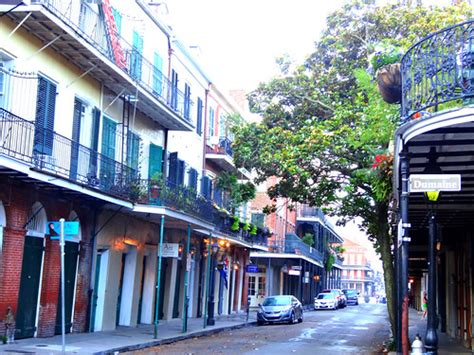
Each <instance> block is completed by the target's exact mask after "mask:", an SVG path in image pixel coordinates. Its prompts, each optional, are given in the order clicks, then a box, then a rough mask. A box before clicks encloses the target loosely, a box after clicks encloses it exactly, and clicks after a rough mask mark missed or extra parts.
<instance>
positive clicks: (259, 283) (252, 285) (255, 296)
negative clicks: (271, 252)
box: [248, 273, 266, 307]
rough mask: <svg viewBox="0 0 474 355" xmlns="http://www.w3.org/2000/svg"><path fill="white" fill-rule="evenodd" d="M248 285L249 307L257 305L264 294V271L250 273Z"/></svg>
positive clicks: (261, 300)
mask: <svg viewBox="0 0 474 355" xmlns="http://www.w3.org/2000/svg"><path fill="white" fill-rule="evenodd" d="M248 286H249V288H248V290H249V291H248V296H249V298H250V307H258V305H259V304H260V303H262V302H263V299H264V298H265V296H266V275H265V274H264V273H258V274H250V276H249V285H248Z"/></svg>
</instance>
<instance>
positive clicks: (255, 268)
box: [245, 264, 258, 272]
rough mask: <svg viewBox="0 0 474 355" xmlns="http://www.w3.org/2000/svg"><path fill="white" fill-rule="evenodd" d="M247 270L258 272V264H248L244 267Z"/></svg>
mask: <svg viewBox="0 0 474 355" xmlns="http://www.w3.org/2000/svg"><path fill="white" fill-rule="evenodd" d="M245 270H246V271H247V272H258V265H254V264H249V265H247V267H246V269H245Z"/></svg>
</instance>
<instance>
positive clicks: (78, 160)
mask: <svg viewBox="0 0 474 355" xmlns="http://www.w3.org/2000/svg"><path fill="white" fill-rule="evenodd" d="M0 155H4V156H7V157H9V158H11V159H14V160H17V161H21V162H24V163H27V164H28V165H30V166H31V168H32V169H35V170H38V171H41V172H43V173H46V174H50V175H54V176H57V177H61V178H63V179H65V180H69V181H71V182H73V183H76V184H79V185H81V186H86V187H88V188H91V189H94V190H98V191H100V192H103V193H106V194H109V195H112V196H115V197H118V198H122V199H126V200H128V199H129V196H130V188H131V186H132V182H133V181H134V179H136V176H137V172H136V170H134V169H132V168H130V167H128V166H126V165H124V164H122V163H120V162H117V161H115V160H114V159H111V158H108V157H106V156H104V155H102V154H100V153H98V152H96V151H93V150H92V149H90V148H87V147H85V146H83V145H81V144H79V143H78V142H75V141H72V140H71V139H69V138H66V137H64V136H62V135H60V134H57V133H56V132H54V131H51V130H49V129H46V128H44V127H42V126H40V125H38V124H36V123H35V122H32V121H27V120H25V119H23V118H21V117H18V116H16V115H14V114H12V113H10V112H9V111H6V110H5V109H3V108H0Z"/></svg>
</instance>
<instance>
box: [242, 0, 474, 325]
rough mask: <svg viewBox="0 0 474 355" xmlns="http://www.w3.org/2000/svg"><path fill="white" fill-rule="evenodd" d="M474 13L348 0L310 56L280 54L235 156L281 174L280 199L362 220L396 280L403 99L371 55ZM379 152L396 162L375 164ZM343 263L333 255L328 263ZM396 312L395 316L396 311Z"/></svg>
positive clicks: (261, 174)
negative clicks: (393, 247) (395, 143)
mask: <svg viewBox="0 0 474 355" xmlns="http://www.w3.org/2000/svg"><path fill="white" fill-rule="evenodd" d="M410 3H411V2H409V4H410ZM470 14H471V13H470V8H469V6H468V4H467V3H466V2H462V3H460V4H458V5H455V6H447V7H435V6H432V7H424V6H411V5H404V2H401V1H399V2H396V3H390V4H388V3H385V4H384V5H382V6H377V5H376V1H375V0H352V1H348V2H347V3H346V4H345V5H344V6H343V7H342V8H340V9H338V10H337V11H335V12H333V13H332V14H331V15H330V16H329V17H328V18H327V26H326V29H325V30H324V31H323V33H322V35H321V36H320V38H319V39H318V41H317V42H316V43H315V50H314V52H313V53H312V54H311V55H310V56H309V57H308V58H307V60H306V61H305V62H304V63H303V64H301V65H296V66H295V65H290V64H291V63H289V62H288V60H287V58H283V59H280V61H279V63H280V66H281V72H282V75H281V76H279V77H276V78H274V79H272V80H270V81H269V82H267V83H262V84H260V86H259V87H258V88H257V89H256V90H255V91H254V92H252V93H251V94H250V95H249V97H248V99H249V105H250V108H251V109H252V111H253V112H255V113H258V114H260V115H261V117H262V122H260V123H248V124H244V125H240V126H234V127H233V132H234V135H235V139H234V145H233V147H234V161H235V163H236V164H237V165H238V166H242V167H245V168H247V169H248V170H250V169H254V171H255V172H256V174H257V179H256V181H255V182H256V183H260V182H263V181H265V180H266V179H267V178H269V177H273V176H276V177H277V178H278V182H277V183H276V185H274V186H272V187H271V188H270V189H269V190H268V194H269V196H270V198H272V199H273V200H274V201H276V199H277V198H279V197H284V198H289V199H290V200H292V201H295V202H302V203H307V204H310V205H312V206H320V207H321V208H322V209H323V210H324V211H325V213H328V214H330V215H334V216H337V217H339V223H341V224H344V223H345V222H347V221H349V220H354V219H357V220H358V221H361V222H360V228H361V229H362V230H364V231H366V232H367V234H368V236H369V238H370V239H371V240H372V241H374V242H375V247H376V250H378V251H380V252H381V257H382V260H383V263H384V274H385V278H386V281H390V280H393V278H392V276H393V267H392V256H391V253H390V244H391V239H390V234H389V206H390V204H391V199H392V188H391V162H390V153H389V145H390V140H391V139H392V137H393V133H394V130H395V129H396V127H397V125H398V120H399V114H398V107H397V106H395V105H392V106H390V105H388V104H386V103H385V102H384V101H383V100H382V98H381V97H380V95H379V93H378V91H377V87H376V84H375V83H374V82H373V80H372V76H371V75H370V74H368V73H367V69H368V68H369V67H370V66H371V57H370V55H372V54H373V53H374V52H377V48H378V47H377V46H379V45H380V44H383V45H384V46H386V48H394V50H393V51H390V50H388V51H386V52H384V53H385V54H384V55H383V56H382V53H381V54H380V56H381V58H382V59H381V62H389V61H392V60H394V55H393V53H395V52H396V49H397V48H409V47H410V46H411V45H413V44H414V43H416V42H417V41H419V40H420V39H422V38H423V37H425V36H427V35H428V34H430V33H432V32H434V31H437V30H440V29H442V28H444V27H446V26H449V25H452V24H456V23H459V22H462V21H465V20H466V19H468V18H469V17H470ZM390 53H392V54H390ZM378 155H384V156H385V157H386V160H385V162H384V164H377V166H376V167H373V164H374V163H375V162H376V161H375V159H376V157H377V156H378ZM274 209H275V206H274V205H273V206H268V207H267V208H266V209H265V211H266V212H272V211H274ZM333 262H334V261H332V257H330V256H329V257H328V260H327V263H326V269H331V268H332V263H333ZM386 284H387V285H388V282H386ZM387 287H389V286H387ZM388 293H390V292H388ZM388 296H389V297H390V295H389V294H388ZM389 304H390V301H389ZM389 307H393V306H391V305H389ZM389 310H390V308H389ZM392 310H393V308H392ZM390 317H391V322H392V324H394V316H393V312H391V313H390Z"/></svg>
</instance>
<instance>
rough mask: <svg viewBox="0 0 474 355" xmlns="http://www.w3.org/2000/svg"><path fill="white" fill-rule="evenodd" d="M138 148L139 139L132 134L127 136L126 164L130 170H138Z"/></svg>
mask: <svg viewBox="0 0 474 355" xmlns="http://www.w3.org/2000/svg"><path fill="white" fill-rule="evenodd" d="M139 148H140V137H138V135H136V134H135V133H133V132H128V135H127V164H128V166H129V167H131V168H132V169H135V170H138V155H139Z"/></svg>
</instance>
